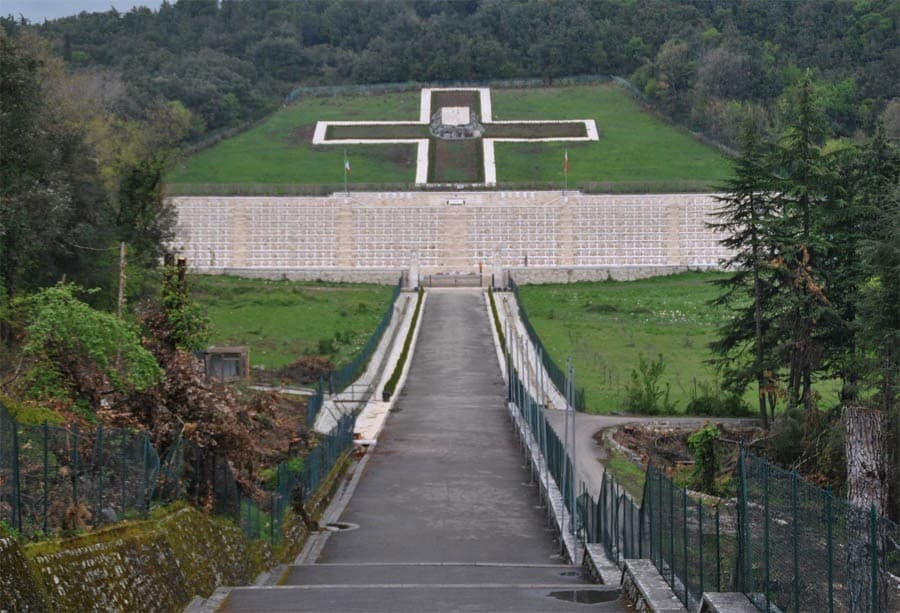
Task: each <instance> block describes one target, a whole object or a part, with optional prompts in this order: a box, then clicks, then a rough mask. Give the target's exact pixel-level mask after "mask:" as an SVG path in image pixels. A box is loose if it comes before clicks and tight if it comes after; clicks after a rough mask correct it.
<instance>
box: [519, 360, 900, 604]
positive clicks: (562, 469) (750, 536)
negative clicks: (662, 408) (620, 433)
mask: <svg viewBox="0 0 900 613" xmlns="http://www.w3.org/2000/svg"><path fill="white" fill-rule="evenodd" d="M507 368H508V375H509V381H510V385H509V391H508V400H509V402H511V403H513V404H514V405H515V407H516V408H517V410H518V411H519V413H520V415H521V416H522V418H523V420H524V421H525V422H526V423H527V424H528V426H529V428H530V431H531V433H532V435H533V437H534V442H535V443H536V445H537V447H538V448H539V449H540V452H541V453H542V454H543V456H544V458H545V460H546V461H545V464H544V466H545V467H546V468H545V470H547V471H548V473H549V476H550V477H552V478H553V480H554V481H555V482H556V484H557V486H558V488H559V490H560V492H561V494H562V497H563V501H564V504H565V506H566V508H567V509H568V510H569V512H570V513H572V511H573V509H574V514H573V517H574V519H573V527H574V530H575V533H576V536H577V538H578V539H579V540H580V541H581V542H584V543H588V544H590V543H599V544H602V545H603V548H604V550H605V551H606V554H607V556H608V557H609V558H610V560H612V561H614V562H615V563H616V564H618V565H619V566H620V567H621V566H622V565H623V563H624V561H625V560H626V559H629V558H649V559H650V560H652V561H653V563H654V565H655V566H656V567H657V569H658V570H659V572H660V574H661V575H662V576H663V578H664V579H665V580H666V581H667V582H668V583H669V584H670V585H671V587H672V589H673V591H674V593H675V594H676V596H677V597H678V598H679V599H680V600H681V601H682V603H683V604H684V605H685V606H686V607H687V608H688V610H697V609H698V608H699V604H700V600H701V598H702V596H703V593H704V592H712V591H717V592H721V591H739V592H743V593H745V594H746V595H747V596H748V597H749V598H750V600H751V602H753V604H754V605H755V606H756V607H757V608H759V609H760V610H762V611H795V612H799V611H823V612H825V611H827V612H829V613H833V612H834V611H853V612H856V611H859V612H871V613H877V612H888V611H900V582H898V579H897V578H898V577H900V528H898V526H897V524H895V523H894V522H892V521H890V520H889V519H887V518H884V517H880V516H879V515H878V514H877V513H876V511H875V509H874V508H870V509H863V508H859V507H855V506H853V505H851V504H849V503H848V502H847V501H846V500H843V499H839V498H836V497H835V496H834V495H833V494H832V492H831V491H830V490H827V489H822V488H819V487H817V486H815V485H813V484H811V483H808V482H806V481H804V480H803V479H801V478H800V477H799V476H798V475H797V473H796V472H789V471H785V470H783V469H781V468H778V467H776V466H773V465H771V464H770V463H769V462H768V461H767V460H765V459H761V458H757V457H755V456H753V455H750V454H748V453H746V452H745V451H744V450H743V449H741V451H740V458H739V462H738V467H737V469H736V472H735V483H736V488H737V495H736V497H735V498H731V499H718V498H713V497H710V496H703V495H699V494H697V493H696V492H690V491H688V490H687V489H685V488H683V487H680V486H678V485H677V484H675V483H674V481H673V480H672V479H671V478H669V477H667V476H666V475H665V474H664V473H663V472H661V471H660V470H658V469H657V468H656V467H654V466H652V465H651V466H649V467H648V469H647V472H646V480H645V483H644V490H643V496H642V500H641V503H640V504H639V505H638V504H637V503H636V502H635V501H634V500H633V499H632V498H631V497H630V496H629V495H628V493H627V492H626V491H625V490H624V488H622V487H621V486H620V485H619V484H618V483H617V482H616V481H615V479H613V478H612V477H611V476H610V475H609V473H605V474H604V476H603V479H602V482H601V484H600V489H599V491H598V492H597V493H596V495H594V494H593V493H592V492H590V491H589V490H588V488H587V486H586V485H585V484H584V483H581V484H580V485H579V490H578V495H577V497H576V496H574V495H573V491H572V488H573V474H574V473H573V470H572V460H571V457H570V455H569V452H570V450H567V449H566V448H565V446H564V445H563V443H562V442H561V440H560V437H559V436H558V435H557V434H556V432H555V431H554V430H553V428H552V426H551V425H550V424H549V422H548V420H547V417H546V414H545V409H544V408H543V407H542V406H541V405H540V404H539V403H538V402H537V401H536V400H535V399H534V397H533V396H532V395H531V394H530V393H529V392H528V390H527V388H526V387H525V385H524V382H523V381H522V380H521V379H520V377H519V373H518V372H517V370H516V367H515V364H512V360H508V361H507ZM562 389H565V385H564V386H563V388H562Z"/></svg>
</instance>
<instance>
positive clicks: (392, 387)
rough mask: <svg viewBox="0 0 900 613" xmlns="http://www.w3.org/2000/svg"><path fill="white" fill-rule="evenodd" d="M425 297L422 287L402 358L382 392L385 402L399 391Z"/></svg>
mask: <svg viewBox="0 0 900 613" xmlns="http://www.w3.org/2000/svg"><path fill="white" fill-rule="evenodd" d="M424 297H425V290H424V289H423V288H421V287H420V288H419V296H418V298H417V300H416V310H415V311H413V316H412V321H411V322H410V324H409V331H408V332H407V333H406V340H405V341H403V351H401V352H400V357H399V358H398V359H397V365H396V366H395V367H394V372H393V373H391V378H390V379H388V382H387V383H385V384H384V391H383V392H382V398H383V399H384V400H389V399H390V397H391V396H393V395H394V392H395V391H396V390H397V383H399V381H400V375H401V374H403V366H404V365H405V364H406V359H407V357H408V356H409V349H410V347H411V345H412V339H413V335H414V334H415V332H416V322H418V321H419V311H420V310H421V309H422V300H423V298H424Z"/></svg>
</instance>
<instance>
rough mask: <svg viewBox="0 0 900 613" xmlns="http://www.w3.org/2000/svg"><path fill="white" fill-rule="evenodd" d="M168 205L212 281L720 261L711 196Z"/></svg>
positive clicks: (491, 196)
mask: <svg viewBox="0 0 900 613" xmlns="http://www.w3.org/2000/svg"><path fill="white" fill-rule="evenodd" d="M172 204H173V205H174V207H175V209H176V210H177V212H178V224H177V229H176V240H175V246H176V247H177V248H179V249H180V250H181V252H182V253H183V254H184V255H185V256H186V257H187V259H188V265H189V266H191V267H193V268H194V269H197V270H204V271H210V272H224V271H229V270H241V271H247V270H259V271H272V272H277V271H329V270H331V271H347V270H355V271H361V272H362V273H363V274H364V275H369V276H378V275H380V274H381V273H382V271H384V270H385V269H406V270H408V269H410V268H416V269H418V270H419V271H420V272H422V273H423V274H432V273H451V272H464V273H471V272H477V271H478V268H479V265H481V266H483V267H490V268H491V269H493V270H498V269H500V268H504V267H505V268H508V267H526V266H541V267H549V268H554V267H556V268H565V269H571V268H580V269H588V268H594V269H617V268H637V267H640V268H654V267H666V268H670V267H686V268H697V267H706V268H710V267H717V266H718V265H719V262H720V261H721V260H722V259H723V258H725V257H727V256H728V252H727V250H725V249H724V248H723V247H722V246H721V245H720V244H719V242H718V241H719V239H720V238H721V236H720V235H718V234H717V233H716V232H715V231H714V230H712V229H710V228H709V227H707V225H706V224H707V222H709V221H712V220H713V216H712V215H713V213H714V212H715V210H716V209H717V208H718V206H719V203H718V202H717V201H716V199H715V197H714V196H713V195H710V194H644V195H585V194H570V195H567V196H563V195H562V194H561V193H560V192H503V191H498V192H398V193H353V194H350V195H349V196H346V195H334V196H330V197H325V198H309V197H195V196H187V197H177V198H173V199H172ZM318 276H319V278H325V277H324V273H321V272H320V273H318Z"/></svg>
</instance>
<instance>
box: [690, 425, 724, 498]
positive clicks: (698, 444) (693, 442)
mask: <svg viewBox="0 0 900 613" xmlns="http://www.w3.org/2000/svg"><path fill="white" fill-rule="evenodd" d="M721 438H722V433H721V432H719V428H718V427H717V426H714V425H712V424H706V425H705V426H703V427H702V428H700V429H699V430H697V431H696V432H694V433H693V434H691V435H690V436H689V437H688V440H687V444H688V449H690V450H691V453H693V454H694V471H693V473H692V474H691V489H695V490H699V491H701V492H706V493H707V494H713V495H715V494H717V493H718V491H717V490H718V488H717V487H716V476H717V475H718V474H719V469H720V464H721V459H722V458H721V455H722V454H721V449H720V447H721Z"/></svg>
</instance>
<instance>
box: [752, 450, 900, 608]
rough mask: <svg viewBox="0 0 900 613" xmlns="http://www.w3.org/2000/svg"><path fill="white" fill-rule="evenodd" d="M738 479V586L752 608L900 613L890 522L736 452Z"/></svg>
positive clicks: (895, 541)
mask: <svg viewBox="0 0 900 613" xmlns="http://www.w3.org/2000/svg"><path fill="white" fill-rule="evenodd" d="M737 478H738V485H739V495H738V500H739V502H738V517H739V524H738V535H739V541H740V553H739V556H738V562H737V568H738V576H737V584H738V588H739V590H740V591H742V592H745V593H747V594H748V595H749V596H750V597H751V599H752V600H753V601H754V603H755V604H756V605H757V607H759V608H761V609H764V610H765V609H769V608H773V607H777V608H778V609H780V610H783V611H801V610H804V611H810V610H815V611H829V612H832V611H898V610H900V594H898V591H900V585H898V579H897V577H900V529H898V526H897V524H895V523H894V522H892V521H890V520H889V519H887V518H884V517H880V516H879V515H878V513H877V512H876V510H875V509H874V507H873V508H869V509H865V508H861V507H857V506H854V505H851V504H850V503H848V502H847V501H846V500H844V499H841V498H836V497H835V496H834V495H833V494H832V492H831V491H829V490H827V489H822V488H820V487H817V486H815V485H812V484H810V483H807V482H806V481H804V480H803V479H801V478H800V477H799V476H798V475H797V473H796V472H793V471H791V472H789V471H785V470H783V469H781V468H779V467H777V466H774V465H772V464H770V463H769V462H768V461H766V460H765V459H762V458H757V457H755V456H753V455H751V454H748V453H746V452H745V451H744V450H743V449H741V452H740V461H739V463H738V470H737ZM892 577H893V578H892Z"/></svg>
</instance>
